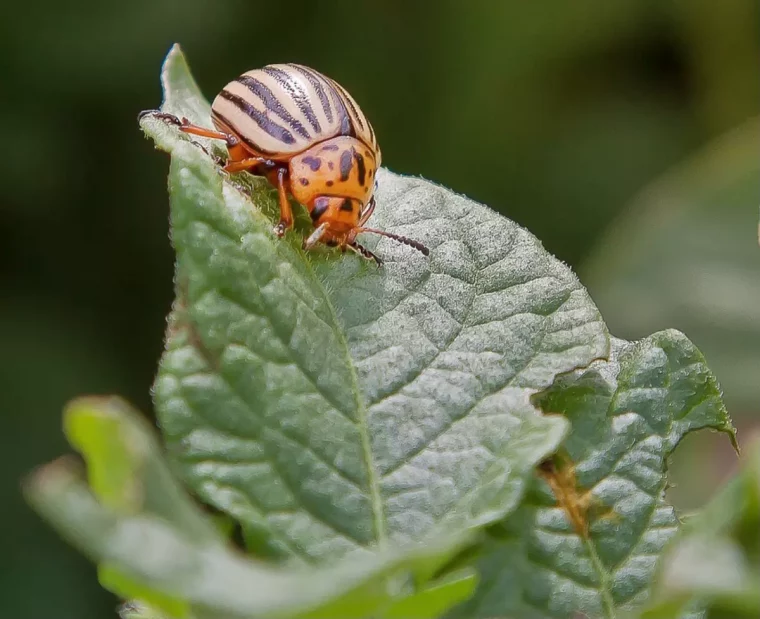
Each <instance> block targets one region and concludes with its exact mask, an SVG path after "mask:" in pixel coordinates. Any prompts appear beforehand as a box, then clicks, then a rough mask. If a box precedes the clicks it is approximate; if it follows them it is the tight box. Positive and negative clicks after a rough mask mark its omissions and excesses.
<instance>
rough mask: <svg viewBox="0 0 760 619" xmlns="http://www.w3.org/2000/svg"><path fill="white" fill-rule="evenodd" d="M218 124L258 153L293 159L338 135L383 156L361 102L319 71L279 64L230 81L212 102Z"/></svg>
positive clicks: (213, 114)
mask: <svg viewBox="0 0 760 619" xmlns="http://www.w3.org/2000/svg"><path fill="white" fill-rule="evenodd" d="M211 110H212V117H213V119H214V122H215V123H216V124H217V125H219V126H220V128H223V129H224V130H229V131H231V132H232V133H234V134H235V135H236V136H237V137H239V138H240V139H241V140H242V142H243V143H244V144H245V146H246V147H247V148H249V149H250V150H251V151H253V152H254V153H260V154H262V155H266V156H268V157H269V158H271V159H276V160H283V161H284V160H287V159H289V158H290V157H292V156H293V155H295V154H298V153H300V152H303V151H304V150H306V149H308V148H311V147H312V146H314V145H315V144H317V143H319V142H322V141H324V140H328V139H330V138H333V137H335V136H339V135H346V136H352V137H356V138H357V139H359V140H361V141H362V142H364V143H365V144H366V145H367V146H369V147H370V148H372V150H373V151H374V152H375V153H376V154H377V156H376V160H378V163H379V149H378V147H377V141H376V139H375V134H374V131H373V129H372V126H371V125H370V124H369V121H368V120H367V118H366V117H365V116H364V113H363V112H362V111H361V109H360V108H359V106H358V105H357V104H356V101H354V99H353V98H352V97H351V96H350V95H349V94H348V93H347V92H346V91H345V90H344V89H343V88H342V87H341V86H340V85H338V84H337V83H336V82H334V81H333V80H331V79H330V78H328V77H325V76H324V75H322V74H321V73H319V72H317V71H315V70H314V69H309V68H308V67H304V66H301V65H296V64H274V65H268V66H266V67H264V68H262V69H256V70H253V71H248V72H247V73H244V74H243V75H241V76H240V77H239V78H237V79H236V80H234V81H232V82H230V83H229V84H227V85H226V86H225V87H224V89H223V90H222V91H221V92H220V93H219V95H217V97H216V99H214V103H213V105H212V106H211Z"/></svg>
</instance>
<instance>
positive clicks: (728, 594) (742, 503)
mask: <svg viewBox="0 0 760 619" xmlns="http://www.w3.org/2000/svg"><path fill="white" fill-rule="evenodd" d="M748 453H749V455H748V456H747V457H745V459H744V464H743V467H742V470H741V471H740V472H739V473H738V475H737V476H736V477H734V478H733V479H732V480H731V481H730V482H729V483H728V484H727V485H726V486H725V487H724V488H723V490H722V491H720V492H719V493H718V494H717V496H716V497H715V498H714V499H713V500H712V501H711V502H710V504H709V505H708V506H707V507H706V508H705V509H704V511H702V512H701V513H699V514H698V515H696V516H694V517H693V518H691V519H690V520H689V521H688V522H687V523H686V525H685V526H684V528H683V532H682V533H681V534H680V535H679V536H678V538H677V539H676V541H675V543H674V544H672V545H671V546H670V547H669V548H668V550H667V551H666V553H665V555H664V557H663V559H662V561H661V564H660V568H659V570H658V578H657V579H656V586H655V590H654V593H653V596H652V597H653V600H652V602H651V603H650V604H649V605H648V607H647V608H646V609H645V611H644V612H643V613H642V614H641V616H642V617H645V618H646V619H655V618H657V619H677V618H678V617H680V616H681V614H682V612H683V609H684V608H685V607H687V606H694V605H695V604H696V605H699V606H702V607H705V606H707V607H710V608H712V609H714V610H719V611H720V610H722V611H728V612H732V613H735V614H737V615H743V616H747V617H757V616H758V615H760V442H756V443H755V445H754V446H753V448H752V449H750V450H749V452H748Z"/></svg>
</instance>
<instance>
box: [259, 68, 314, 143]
mask: <svg viewBox="0 0 760 619" xmlns="http://www.w3.org/2000/svg"><path fill="white" fill-rule="evenodd" d="M262 71H264V73H266V74H267V75H269V76H270V77H272V78H274V79H275V80H276V81H277V84H278V85H279V86H281V87H282V88H284V89H285V90H286V91H287V93H288V94H289V95H290V97H291V99H293V101H295V102H296V105H297V106H298V109H299V110H301V113H302V114H303V115H304V116H305V117H306V120H308V121H309V124H310V125H311V128H312V129H314V131H315V132H316V133H317V135H319V134H320V133H322V127H321V125H320V124H319V120H318V119H317V116H316V114H315V113H314V109H313V108H312V107H311V102H310V101H309V94H308V93H307V92H306V91H305V90H304V88H303V85H302V84H300V83H299V82H298V80H296V79H293V75H292V74H290V73H288V72H287V71H283V70H282V69H277V68H275V67H264V68H263V69H262Z"/></svg>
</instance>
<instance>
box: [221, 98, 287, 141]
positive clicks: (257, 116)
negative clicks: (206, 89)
mask: <svg viewBox="0 0 760 619" xmlns="http://www.w3.org/2000/svg"><path fill="white" fill-rule="evenodd" d="M219 96H220V97H221V98H222V99H226V100H227V101H229V102H230V103H232V104H233V105H234V106H235V107H236V108H238V109H239V110H240V111H241V112H243V113H244V114H245V115H246V116H248V117H249V118H250V119H251V120H253V121H254V122H255V123H256V124H257V125H258V126H259V127H260V128H261V130H262V131H263V132H264V133H267V134H269V135H271V136H272V137H273V138H275V139H277V140H280V142H283V143H284V144H295V143H296V139H295V138H294V137H293V134H292V133H291V132H290V131H288V130H287V129H285V127H281V126H280V125H278V124H277V123H274V122H272V121H271V120H270V119H269V118H267V116H266V115H265V114H263V113H262V112H260V111H259V110H257V109H256V108H255V107H253V106H252V105H251V104H250V103H248V102H247V101H246V100H245V99H243V98H242V97H238V96H237V95H234V94H232V93H231V92H229V91H227V90H222V92H220V93H219Z"/></svg>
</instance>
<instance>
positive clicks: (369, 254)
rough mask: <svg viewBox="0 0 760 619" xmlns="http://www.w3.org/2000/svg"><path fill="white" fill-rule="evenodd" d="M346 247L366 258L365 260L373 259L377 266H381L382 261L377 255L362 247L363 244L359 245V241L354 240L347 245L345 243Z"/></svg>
mask: <svg viewBox="0 0 760 619" xmlns="http://www.w3.org/2000/svg"><path fill="white" fill-rule="evenodd" d="M346 247H348V248H349V249H350V250H352V251H355V252H356V253H357V254H359V255H360V256H363V257H364V258H367V260H374V261H375V264H377V266H379V267H381V266H383V261H382V260H381V259H380V258H379V257H378V256H376V255H375V254H373V253H372V252H371V251H370V250H369V249H367V248H366V247H364V245H360V244H359V243H357V242H356V241H354V242H353V243H349V244H348V245H346Z"/></svg>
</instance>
